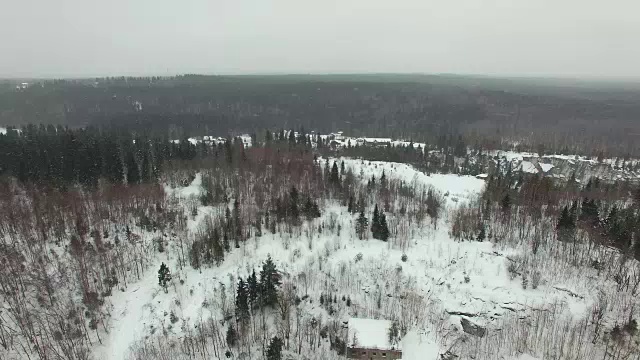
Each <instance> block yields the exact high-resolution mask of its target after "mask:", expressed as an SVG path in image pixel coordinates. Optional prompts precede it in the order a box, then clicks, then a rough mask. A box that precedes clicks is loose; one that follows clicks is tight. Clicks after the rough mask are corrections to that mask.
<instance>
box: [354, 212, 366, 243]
mask: <svg viewBox="0 0 640 360" xmlns="http://www.w3.org/2000/svg"><path fill="white" fill-rule="evenodd" d="M368 226H369V220H368V219H367V217H366V216H365V215H364V211H361V212H360V216H359V217H358V219H357V220H356V233H357V234H358V238H359V239H360V240H363V239H364V238H365V234H366V233H367V227H368Z"/></svg>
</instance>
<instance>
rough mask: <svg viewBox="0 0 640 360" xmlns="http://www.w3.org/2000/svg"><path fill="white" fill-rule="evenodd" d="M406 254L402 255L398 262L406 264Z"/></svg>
mask: <svg viewBox="0 0 640 360" xmlns="http://www.w3.org/2000/svg"><path fill="white" fill-rule="evenodd" d="M407 259H408V257H407V254H402V257H401V258H400V260H402V262H407Z"/></svg>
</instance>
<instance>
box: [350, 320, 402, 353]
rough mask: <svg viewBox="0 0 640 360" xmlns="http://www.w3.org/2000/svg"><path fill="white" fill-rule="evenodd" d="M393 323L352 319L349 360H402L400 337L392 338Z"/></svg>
mask: <svg viewBox="0 0 640 360" xmlns="http://www.w3.org/2000/svg"><path fill="white" fill-rule="evenodd" d="M390 329H391V321H389V320H374V319H356V318H352V319H350V320H349V324H348V341H347V358H348V359H367V360H379V359H391V360H395V359H402V349H401V348H400V341H399V338H398V336H390Z"/></svg>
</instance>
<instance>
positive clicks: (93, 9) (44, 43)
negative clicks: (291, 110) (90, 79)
mask: <svg viewBox="0 0 640 360" xmlns="http://www.w3.org/2000/svg"><path fill="white" fill-rule="evenodd" d="M0 9H1V10H0V33H1V34H2V41H0V77H63V76H102V75H151V74H154V75H155V74H157V75H169V74H176V73H206V74H230V73H232V74H238V73H345V72H424V73H441V72H448V73H472V74H491V75H560V76H590V77H634V78H640V2H639V1H637V0H611V1H603V0H484V1H483V0H438V1H433V0H385V1H380V0H313V1H312V0H271V1H269V0H0Z"/></svg>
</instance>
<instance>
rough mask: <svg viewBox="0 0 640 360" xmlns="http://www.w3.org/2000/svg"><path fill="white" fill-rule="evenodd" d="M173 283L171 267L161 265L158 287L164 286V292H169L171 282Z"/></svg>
mask: <svg viewBox="0 0 640 360" xmlns="http://www.w3.org/2000/svg"><path fill="white" fill-rule="evenodd" d="M170 281H171V272H170V271H169V267H168V266H167V265H165V264H164V263H162V265H160V270H158V285H160V286H162V288H163V289H164V292H165V293H167V292H169V290H168V287H169V282H170Z"/></svg>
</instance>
